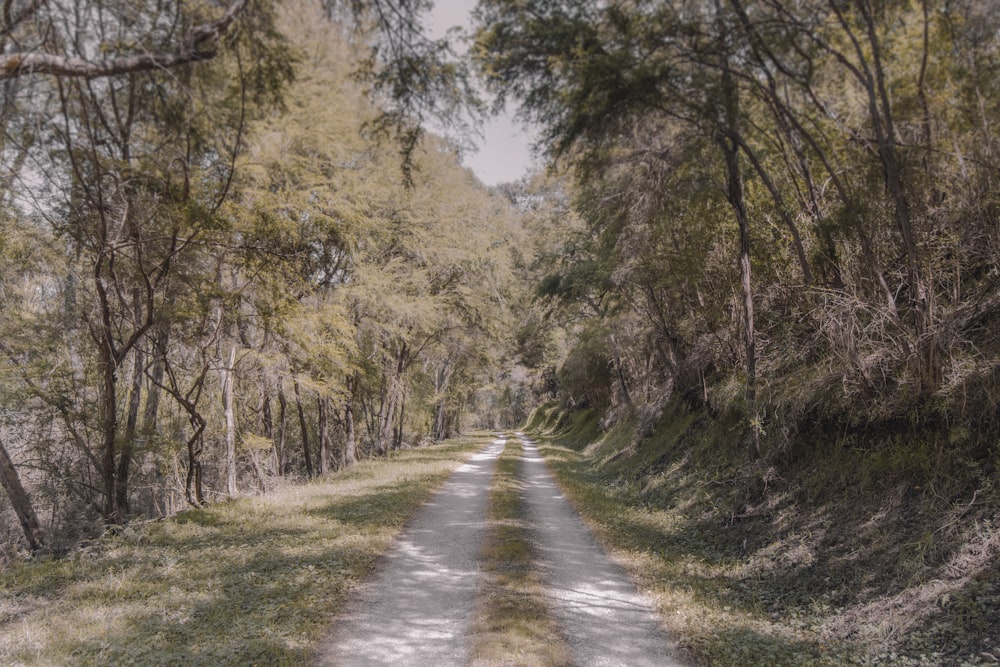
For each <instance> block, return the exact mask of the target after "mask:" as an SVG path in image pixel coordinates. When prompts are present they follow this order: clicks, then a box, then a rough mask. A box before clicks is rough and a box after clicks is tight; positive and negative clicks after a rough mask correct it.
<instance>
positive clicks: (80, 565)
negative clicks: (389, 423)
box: [0, 435, 492, 665]
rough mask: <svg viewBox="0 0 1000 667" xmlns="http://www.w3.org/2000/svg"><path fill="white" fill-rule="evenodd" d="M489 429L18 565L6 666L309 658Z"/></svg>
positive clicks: (1, 586) (3, 651) (8, 586)
mask: <svg viewBox="0 0 1000 667" xmlns="http://www.w3.org/2000/svg"><path fill="white" fill-rule="evenodd" d="M491 437H492V436H485V435H482V436H474V437H469V438H464V439H460V440H455V441H451V442H448V443H445V444H442V445H438V446H433V447H425V448H420V449H415V450H406V451H401V452H397V453H394V454H393V455H392V456H391V457H389V458H387V459H383V460H376V461H366V462H362V463H360V464H358V465H356V466H354V467H352V468H351V469H349V470H346V471H342V472H340V473H337V474H335V475H332V476H330V477H329V478H327V479H324V480H321V481H315V482H312V483H309V484H305V485H301V486H290V487H288V488H286V489H283V490H281V491H278V492H275V493H272V494H270V495H268V496H265V497H254V498H244V499H240V500H236V501H232V502H228V503H223V504H219V505H215V506H212V507H209V508H207V509H205V510H201V511H191V512H184V513H181V514H179V515H177V516H176V517H174V518H172V519H169V520H164V521H159V522H156V523H152V524H148V525H145V526H141V527H127V528H125V529H124V531H123V532H122V533H121V534H119V535H116V536H109V537H106V538H104V539H101V540H99V541H96V542H94V543H93V544H91V545H89V546H87V547H85V548H82V549H79V550H77V551H75V552H73V553H71V554H70V555H68V556H67V557H63V558H44V559H38V560H33V561H25V562H20V563H17V564H15V565H13V566H12V567H10V568H8V569H7V570H4V571H3V572H0V664H4V665H52V664H60V665H61V664H66V665H68V664H73V665H108V664H121V665H300V664H303V663H305V662H307V661H308V659H309V657H310V655H311V651H312V650H313V649H314V647H315V645H316V644H317V642H318V641H319V640H320V639H321V638H322V637H323V635H324V633H325V631H326V630H327V629H328V628H329V625H330V622H331V620H332V618H333V616H334V615H335V614H336V613H337V611H338V609H339V608H340V607H341V605H342V604H343V602H344V601H345V599H346V597H347V595H348V594H349V593H350V592H351V591H352V590H353V589H354V588H355V586H356V585H357V584H358V583H359V582H361V581H362V580H364V578H365V577H366V576H367V575H368V574H369V573H370V572H371V571H372V569H373V567H374V565H375V563H376V560H377V558H378V556H379V554H381V553H382V552H383V551H384V550H385V549H386V548H387V547H388V545H389V544H390V543H391V541H392V539H393V538H394V537H395V536H396V535H397V534H398V532H399V531H400V530H401V528H402V527H403V526H404V524H405V523H406V521H407V519H408V518H409V517H410V516H411V515H412V513H413V512H414V511H415V510H416V508H417V507H418V506H419V505H420V504H421V503H422V502H423V501H424V500H425V499H426V498H427V497H429V495H430V494H431V493H432V492H433V490H434V489H436V488H437V487H438V486H439V485H440V484H441V483H442V482H443V481H444V480H445V479H446V478H447V477H448V475H449V474H450V473H451V471H452V470H454V469H455V468H456V467H457V466H458V465H459V464H460V463H461V462H462V461H464V460H465V459H466V458H467V456H468V455H469V454H470V453H471V452H473V451H475V450H477V449H479V448H481V447H482V446H484V445H485V444H486V443H487V442H488V441H489V440H490V439H491Z"/></svg>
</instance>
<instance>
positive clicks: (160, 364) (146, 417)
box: [142, 326, 170, 435]
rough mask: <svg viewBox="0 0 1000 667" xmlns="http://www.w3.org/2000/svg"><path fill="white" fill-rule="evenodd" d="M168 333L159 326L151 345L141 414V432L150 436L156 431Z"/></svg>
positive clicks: (165, 328)
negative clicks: (151, 363)
mask: <svg viewBox="0 0 1000 667" xmlns="http://www.w3.org/2000/svg"><path fill="white" fill-rule="evenodd" d="M169 335H170V332H169V331H168V330H167V327H165V326H161V327H160V328H159V330H158V331H157V333H156V340H155V341H154V344H153V355H154V358H153V368H152V371H151V373H150V385H149V390H148V391H147V392H146V408H145V410H143V413H142V431H143V433H145V434H147V435H152V434H153V433H155V432H156V430H157V416H158V413H159V409H160V387H161V386H162V385H163V373H164V371H165V364H164V359H165V358H166V355H167V339H168V337H169Z"/></svg>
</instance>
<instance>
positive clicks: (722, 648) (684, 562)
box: [540, 439, 846, 667]
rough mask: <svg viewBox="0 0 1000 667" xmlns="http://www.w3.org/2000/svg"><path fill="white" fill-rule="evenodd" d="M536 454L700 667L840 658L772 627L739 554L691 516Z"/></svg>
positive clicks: (559, 453)
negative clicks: (648, 593)
mask: <svg viewBox="0 0 1000 667" xmlns="http://www.w3.org/2000/svg"><path fill="white" fill-rule="evenodd" d="M540 451H541V452H542V454H543V455H544V456H545V458H546V459H547V461H548V463H549V467H550V468H551V470H552V471H553V473H554V474H555V476H556V478H557V479H558V480H559V484H560V486H561V487H562V488H563V490H564V491H565V492H566V494H567V496H568V497H569V498H570V500H571V502H572V503H573V504H574V505H575V506H576V508H577V509H578V510H579V511H580V512H581V514H582V515H583V516H584V518H585V520H586V521H587V522H588V524H589V525H590V526H591V528H592V529H594V531H595V533H596V534H597V535H598V538H599V539H600V540H601V541H602V542H603V543H604V544H605V545H606V546H607V547H609V550H610V551H611V552H612V553H613V554H614V556H615V557H616V559H617V560H618V561H619V562H620V563H621V564H622V565H623V566H624V567H625V568H626V570H627V571H628V572H629V574H630V575H631V576H632V577H633V579H634V580H636V581H637V583H638V584H639V586H640V587H641V588H642V589H644V590H648V591H651V592H652V594H653V596H654V597H655V599H656V601H657V604H658V607H659V611H660V613H661V615H662V616H663V618H664V621H665V623H666V624H667V626H668V628H669V630H670V631H671V633H672V634H673V636H674V638H675V639H676V640H677V641H678V643H679V644H680V646H681V647H682V648H683V649H684V650H685V651H686V652H687V653H689V654H690V655H691V656H693V658H694V659H695V661H696V662H697V663H699V664H706V665H713V666H715V665H718V666H719V667H723V666H727V665H731V666H733V667H745V666H746V665H769V666H775V667H777V666H779V665H787V666H789V667H792V666H798V665H838V664H843V662H844V660H845V659H846V655H845V653H844V652H843V651H841V650H838V649H836V648H835V647H830V646H827V645H826V644H825V643H824V642H823V641H822V639H821V638H820V637H819V636H818V635H817V634H816V633H815V632H811V631H810V630H809V628H808V627H794V626H788V625H785V624H780V623H775V622H774V620H773V619H772V618H770V616H769V615H768V613H767V609H766V605H765V604H764V601H763V600H762V599H761V598H760V596H759V595H758V591H757V590H756V589H755V588H754V586H753V585H752V582H748V581H746V580H745V576H744V572H743V568H742V564H741V562H740V559H739V555H738V554H739V551H740V545H738V544H735V545H734V544H726V543H725V542H720V541H719V540H718V539H717V535H715V530H714V528H713V527H712V526H710V525H705V524H704V523H703V522H702V521H701V520H700V519H699V518H698V516H697V515H696V514H692V513H691V512H689V509H690V507H689V506H688V505H686V504H685V503H684V502H679V503H677V504H674V505H673V506H670V507H656V506H653V505H651V504H650V503H649V501H648V498H645V497H644V496H643V494H642V493H640V492H638V490H637V489H636V488H634V487H630V486H628V485H624V484H620V483H617V484H616V483H614V481H613V480H612V479H611V478H609V477H606V476H603V475H602V473H601V472H600V471H599V469H597V468H595V467H594V465H593V462H592V460H590V459H589V458H588V457H586V456H585V455H583V454H581V453H580V452H577V451H574V450H572V449H569V448H567V447H564V446H560V445H557V444H554V443H552V442H550V441H549V442H547V441H545V440H544V439H541V442H540Z"/></svg>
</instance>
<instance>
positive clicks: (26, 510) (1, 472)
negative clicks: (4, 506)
mask: <svg viewBox="0 0 1000 667" xmlns="http://www.w3.org/2000/svg"><path fill="white" fill-rule="evenodd" d="M0 483H2V484H3V488H4V490H5V491H6V492H7V497H8V498H10V504H11V506H13V508H14V512H15V514H17V520H18V521H19V522H20V523H21V529H22V530H23V531H24V537H25V539H27V540H28V546H29V547H31V550H32V551H38V550H39V549H41V548H42V547H44V546H45V531H44V530H42V525H41V524H40V523H39V522H38V516H37V515H36V514H35V508H34V507H33V506H32V505H31V499H30V498H29V497H28V493H27V492H26V491H25V490H24V486H23V485H22V484H21V478H20V476H18V474H17V468H15V467H14V462H13V461H12V460H11V458H10V455H9V454H7V448H6V447H4V445H3V443H2V442H0Z"/></svg>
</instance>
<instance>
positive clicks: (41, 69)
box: [0, 0, 250, 81]
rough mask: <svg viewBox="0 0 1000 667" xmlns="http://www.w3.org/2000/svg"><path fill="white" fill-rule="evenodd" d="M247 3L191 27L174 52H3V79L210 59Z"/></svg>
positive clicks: (95, 74) (236, 2) (110, 72)
mask: <svg viewBox="0 0 1000 667" xmlns="http://www.w3.org/2000/svg"><path fill="white" fill-rule="evenodd" d="M248 4H250V0H233V2H232V3H231V4H230V5H229V7H228V8H227V9H226V12H225V13H224V14H223V15H222V16H221V17H220V18H219V19H217V20H215V21H212V22H211V23H205V24H202V25H197V26H194V27H193V28H191V30H190V31H189V32H188V35H187V38H186V39H185V41H184V44H183V46H181V48H180V49H179V50H177V51H176V52H174V53H140V54H135V55H130V56H120V57H118V58H111V59H109V60H101V61H97V62H93V61H90V60H84V59H83V58H73V57H69V56H59V55H54V54H51V53H31V52H28V53H9V54H5V55H3V56H0V81H5V80H8V79H16V78H18V77H22V76H27V75H30V74H51V75H54V76H63V77H82V78H86V79H93V78H99V77H106V76H115V75H118V74H128V73H129V72H142V71H147V70H152V69H167V68H170V67H177V66H179V65H186V64H188V63H194V62H200V61H203V60H211V59H212V58H214V57H215V48H214V47H215V44H216V42H218V41H219V39H220V38H221V37H222V36H223V35H224V34H225V33H226V31H227V30H228V29H229V27H230V26H231V25H232V24H233V22H234V21H235V20H236V18H237V17H238V16H239V15H240V13H242V12H243V10H244V9H246V7H247V5H248Z"/></svg>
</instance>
